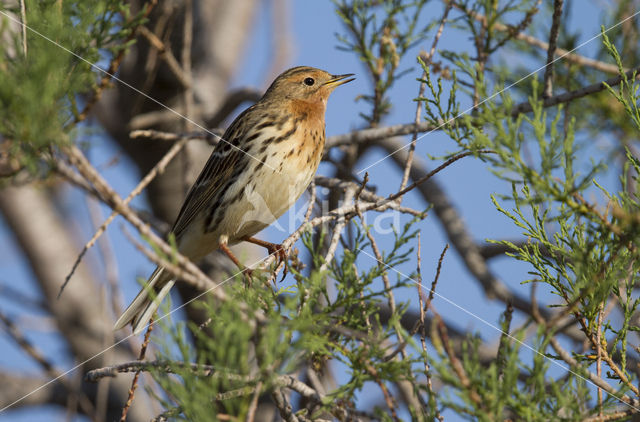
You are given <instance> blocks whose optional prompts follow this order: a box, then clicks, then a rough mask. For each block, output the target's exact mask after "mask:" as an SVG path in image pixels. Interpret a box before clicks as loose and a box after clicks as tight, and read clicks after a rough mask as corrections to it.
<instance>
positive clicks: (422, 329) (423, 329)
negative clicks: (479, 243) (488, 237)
mask: <svg viewBox="0 0 640 422" xmlns="http://www.w3.org/2000/svg"><path fill="white" fill-rule="evenodd" d="M447 246H448V245H447ZM417 260H418V263H417V267H416V273H417V276H418V280H417V281H418V282H417V283H416V284H417V285H418V301H419V305H420V345H421V346H422V353H424V358H423V361H424V375H425V377H426V378H427V392H428V393H429V405H430V406H431V409H432V410H433V413H434V415H435V417H436V419H438V420H439V421H440V422H443V421H444V418H443V417H442V415H441V414H440V411H439V410H438V406H437V404H436V395H435V393H434V391H433V385H432V383H431V368H430V367H429V360H428V355H427V342H426V338H427V327H426V324H425V319H424V316H425V313H426V307H425V306H424V303H423V302H424V300H423V298H422V297H423V295H424V294H423V292H422V268H421V267H422V242H421V236H420V232H418V252H417ZM436 280H437V277H436ZM434 288H435V286H433V287H432V290H433V289H434Z"/></svg>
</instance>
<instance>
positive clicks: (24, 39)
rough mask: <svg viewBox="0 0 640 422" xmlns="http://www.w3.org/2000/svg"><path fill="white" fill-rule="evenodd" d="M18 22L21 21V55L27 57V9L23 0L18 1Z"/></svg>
mask: <svg viewBox="0 0 640 422" xmlns="http://www.w3.org/2000/svg"><path fill="white" fill-rule="evenodd" d="M20 20H22V25H21V26H22V54H24V57H27V8H26V6H25V4H24V0H20Z"/></svg>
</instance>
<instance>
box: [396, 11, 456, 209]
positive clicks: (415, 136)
mask: <svg viewBox="0 0 640 422" xmlns="http://www.w3.org/2000/svg"><path fill="white" fill-rule="evenodd" d="M452 6H453V2H448V3H447V5H446V6H445V9H444V14H443V15H442V18H441V19H440V25H439V26H438V31H437V32H436V36H435V37H434V38H433V43H432V44H431V50H429V52H428V53H426V54H425V55H424V57H423V58H422V59H421V61H422V63H421V64H422V66H424V67H425V68H426V67H428V66H431V60H433V55H434V54H435V52H436V46H437V45H438V41H439V40H440V37H441V36H442V31H443V30H444V24H445V22H446V20H447V16H448V15H449V11H450V10H451V7H452ZM426 78H427V71H426V70H424V71H423V72H422V77H421V78H420V84H419V86H418V97H417V98H418V101H417V104H416V115H415V118H414V122H415V124H416V128H417V127H418V124H419V123H420V118H421V111H422V101H420V98H423V97H424V90H425V89H426V87H427V83H426V82H425V79H426ZM417 140H418V131H417V130H415V131H414V132H413V135H412V138H411V146H410V147H409V154H408V156H407V162H406V164H405V166H404V172H403V174H402V182H400V189H404V188H405V187H406V186H407V182H408V181H409V172H410V171H411V163H412V162H413V153H414V151H415V149H416V141H417ZM401 200H402V198H399V199H398V202H400V201H401Z"/></svg>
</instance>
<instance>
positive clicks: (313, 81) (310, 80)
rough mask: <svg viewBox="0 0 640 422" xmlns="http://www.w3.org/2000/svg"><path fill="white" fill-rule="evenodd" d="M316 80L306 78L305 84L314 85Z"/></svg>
mask: <svg viewBox="0 0 640 422" xmlns="http://www.w3.org/2000/svg"><path fill="white" fill-rule="evenodd" d="M314 83H316V81H315V80H314V79H313V78H305V80H304V84H305V85H307V86H312V85H313V84H314Z"/></svg>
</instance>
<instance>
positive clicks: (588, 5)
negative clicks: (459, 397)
mask: <svg viewBox="0 0 640 422" xmlns="http://www.w3.org/2000/svg"><path fill="white" fill-rule="evenodd" d="M290 4H291V5H292V11H291V12H290V18H291V19H290V27H289V28H288V30H289V33H290V35H291V36H292V43H291V47H292V54H291V61H290V63H288V64H287V66H286V67H290V66H296V65H309V66H314V67H319V68H323V69H325V70H327V71H329V72H331V73H336V74H338V73H356V77H357V79H356V81H354V82H352V83H350V84H347V85H345V86H342V87H340V88H339V89H338V90H336V92H335V93H334V94H333V95H332V97H331V99H330V100H329V105H328V110H327V115H326V121H327V135H328V136H330V135H334V134H341V133H344V132H346V131H350V130H354V129H358V128H362V127H363V126H364V124H365V122H364V121H363V120H362V119H361V118H360V117H358V113H359V112H361V111H366V110H367V106H366V105H365V104H364V103H363V102H355V101H354V99H355V98H356V96H358V95H359V94H362V93H366V92H369V91H370V89H371V83H370V80H369V79H368V77H367V76H366V74H365V73H364V69H363V66H362V64H361V63H360V62H359V60H358V59H357V57H356V56H355V55H353V54H351V53H348V52H344V51H341V50H338V49H336V46H337V44H338V43H337V40H336V37H335V36H334V34H335V33H343V32H344V30H343V28H342V26H341V23H340V20H339V19H338V17H337V16H336V14H335V12H334V10H333V5H332V3H331V2H328V1H292V2H290ZM582 4H584V6H582ZM597 7H599V3H597V2H596V3H595V4H594V3H593V2H584V3H583V2H581V7H579V8H576V7H574V8H573V15H572V16H571V23H570V25H579V27H580V28H582V29H583V31H582V34H583V35H582V37H581V41H584V40H587V39H589V38H591V37H592V36H593V35H595V34H597V33H598V32H599V24H600V22H599V17H598V13H595V11H596V8H597ZM441 10H442V9H441V7H440V6H439V4H436V3H434V5H433V6H430V7H429V8H428V9H427V12H426V13H427V15H428V16H440V15H441V13H442V12H441ZM257 15H258V17H257V21H256V26H255V31H254V33H253V35H252V39H251V40H250V42H249V43H248V45H247V55H246V58H245V59H244V64H243V65H242V66H241V69H242V70H241V71H240V72H239V73H238V75H237V78H236V79H235V81H234V83H233V85H234V86H246V85H249V86H254V87H259V88H266V85H267V84H268V82H269V81H268V80H267V79H269V78H268V77H266V76H265V75H266V74H267V72H269V71H270V66H271V62H270V60H269V55H270V54H271V51H270V38H271V37H270V22H269V19H270V11H269V9H268V6H267V5H263V6H262V7H261V10H260V11H259V13H258V14H257ZM574 28H575V26H574ZM598 42H599V41H598V40H595V41H593V42H592V44H590V45H587V46H585V47H584V48H583V49H581V50H580V51H579V53H580V54H584V55H589V52H592V51H594V49H595V47H596V44H597V43H598ZM430 45H431V37H430V38H428V39H427V40H426V41H425V42H424V43H422V44H421V45H419V46H417V47H416V49H415V50H414V54H409V55H408V57H407V58H406V59H405V60H404V61H403V62H401V66H400V67H401V68H402V69H407V68H413V70H412V71H411V72H409V73H408V74H407V75H405V76H404V77H403V78H401V79H400V80H399V81H398V82H397V83H396V85H395V86H394V88H393V90H392V92H391V99H392V104H393V109H392V112H391V114H390V115H389V116H388V117H387V118H385V120H384V124H396V123H408V122H411V121H412V120H413V116H414V113H415V102H414V101H413V99H414V98H415V97H416V94H417V91H418V85H417V82H416V80H415V78H416V77H419V76H420V69H419V67H418V66H417V65H416V63H415V61H414V56H415V53H417V51H418V50H419V49H428V48H429V46H430ZM439 47H440V48H451V49H458V50H460V49H463V50H464V49H465V48H470V43H469V40H468V39H467V38H466V36H461V33H460V32H458V31H456V30H454V29H451V28H446V29H445V32H444V34H443V36H442V39H441V42H440V45H439ZM61 54H65V53H62V52H61ZM436 59H437V60H439V58H438V56H436ZM522 65H523V66H528V67H530V68H531V69H533V68H534V67H533V66H531V64H530V63H522ZM283 70H284V69H283ZM522 83H523V84H528V83H530V81H529V80H527V81H524V82H522ZM92 142H93V147H94V150H93V151H92V153H91V154H92V157H94V159H93V161H94V163H95V164H98V165H99V164H100V163H106V162H108V161H110V159H111V158H112V157H113V155H114V154H117V153H118V151H117V150H115V149H114V147H113V145H111V143H110V141H109V140H108V139H106V138H105V137H103V136H99V135H96V136H93V137H92ZM455 149H456V147H455V145H454V144H453V143H452V142H451V141H450V140H448V139H447V137H446V136H445V135H444V134H442V133H438V132H436V133H433V134H430V135H428V136H425V137H423V138H422V139H421V140H420V141H419V143H418V148H417V155H418V156H420V157H422V158H423V159H425V160H426V159H427V157H428V155H432V156H441V155H444V154H446V153H449V152H451V151H454V150H455ZM382 157H383V154H381V153H380V152H373V153H370V154H368V156H367V157H366V160H365V162H363V163H360V164H359V168H362V167H364V166H365V164H366V163H372V162H374V161H377V160H378V159H379V158H382ZM438 164H439V161H434V162H432V163H430V166H431V167H432V168H433V167H435V166H436V165H438ZM328 169H329V167H328V166H323V167H321V169H320V174H325V175H329V174H328V173H327V171H328ZM323 172H324V173H323ZM369 173H370V175H371V182H370V184H371V185H375V186H376V187H377V188H378V193H380V194H382V195H387V194H390V193H393V192H395V190H397V187H398V185H399V182H400V173H399V171H398V169H397V167H396V166H395V164H394V163H393V162H392V161H391V160H390V159H389V160H386V161H383V162H382V163H380V164H379V165H377V166H375V167H374V168H371V169H369ZM104 174H105V176H106V177H107V179H108V180H109V182H110V183H111V184H112V186H114V187H115V188H116V189H117V191H118V192H119V193H121V194H122V195H123V196H124V195H126V194H127V193H128V192H129V191H130V190H131V189H132V188H133V187H134V186H135V184H136V183H137V181H138V180H139V177H140V176H139V175H138V174H136V172H135V171H134V169H133V166H132V165H131V163H127V162H126V160H123V161H121V162H120V163H119V164H118V165H117V166H114V167H111V168H108V169H106V170H105V171H104ZM437 180H438V181H439V182H440V183H441V184H442V185H443V186H444V187H445V188H446V190H447V191H448V192H450V193H451V195H452V196H451V199H452V200H453V202H454V203H455V205H456V206H457V208H458V210H459V211H460V212H461V214H462V215H463V217H464V219H465V221H466V223H467V224H468V226H469V227H470V228H471V230H472V232H473V235H474V236H475V238H476V240H477V241H482V240H484V239H487V238H492V239H497V238H510V239H511V238H518V237H519V236H518V235H519V231H518V230H516V228H515V227H514V226H512V225H511V224H510V223H509V222H508V221H507V220H506V218H505V217H503V216H502V215H501V214H499V213H497V212H496V210H495V207H494V206H493V204H492V203H491V198H490V195H491V194H492V193H496V192H498V193H499V192H506V191H508V190H510V186H507V185H506V184H504V183H502V182H500V181H499V180H498V179H496V178H495V177H494V176H493V175H491V173H490V172H489V171H488V170H487V168H486V166H485V165H484V164H483V163H482V162H480V161H479V160H474V159H465V160H462V161H460V162H458V163H456V164H454V165H453V166H451V167H449V168H447V169H446V170H445V171H444V172H443V173H442V174H440V175H439V176H438V177H437ZM609 182H614V181H613V180H610V181H609ZM611 186H613V185H611ZM66 198H67V203H66V205H65V210H64V211H65V212H66V213H67V214H68V215H69V217H71V218H72V219H73V221H74V224H76V225H77V228H78V233H82V234H81V235H79V239H80V240H81V241H85V240H86V239H88V236H89V235H88V234H87V233H88V230H89V229H90V227H91V226H90V223H89V219H88V215H87V212H86V209H78V207H77V206H76V204H77V200H78V198H79V196H78V194H77V193H76V192H72V191H70V192H68V193H66ZM134 205H135V206H137V207H143V208H144V207H146V206H147V205H146V202H145V201H144V198H143V197H139V198H137V199H136V200H134ZM405 205H408V206H411V207H414V208H417V209H424V208H425V207H426V204H425V203H424V202H423V201H422V200H421V199H420V198H419V197H417V196H416V195H409V196H407V198H406V200H405ZM103 210H104V208H103ZM104 213H105V216H106V215H107V211H106V210H104ZM286 218H287V217H286V216H284V217H283V219H286ZM405 220H406V219H403V220H402V221H405ZM122 223H123V221H122V219H118V220H116V222H115V223H113V224H112V225H111V227H110V229H109V231H108V236H109V238H110V240H111V241H112V242H113V244H114V245H115V250H116V255H117V260H118V264H119V268H118V271H119V275H120V278H121V280H123V284H124V286H125V288H124V291H125V295H126V296H127V300H129V299H131V298H132V297H133V295H134V294H135V292H136V290H137V284H136V283H135V278H136V277H146V275H147V274H149V273H150V272H151V271H152V269H153V265H152V264H151V263H150V262H149V261H147V260H146V259H145V258H144V257H143V256H142V255H141V254H140V253H138V252H137V251H135V249H134V248H133V247H132V246H131V245H130V244H129V242H128V241H127V240H126V238H125V237H124V236H123V233H122V230H121V225H122ZM2 224H3V223H0V234H1V235H2V238H3V241H2V242H0V269H1V274H2V275H1V277H0V286H2V285H4V284H5V283H7V284H10V285H11V286H13V287H15V288H18V289H20V290H21V291H24V292H25V293H26V294H28V295H30V296H36V295H37V290H36V287H35V283H33V281H32V276H33V275H32V274H31V272H30V270H29V268H28V267H27V266H26V265H25V262H24V260H23V258H22V256H20V254H19V253H18V252H17V251H16V248H15V245H14V243H13V241H12V240H10V239H9V238H8V230H7V229H6V227H5V226H4V225H2ZM416 227H417V228H419V229H420V230H421V233H422V263H423V274H424V275H425V280H429V281H430V280H431V277H432V274H434V273H435V267H436V264H437V258H438V256H439V255H440V253H441V251H442V249H443V247H444V245H445V243H446V239H445V237H444V234H443V232H442V230H441V229H440V227H439V224H438V223H437V222H436V220H435V217H432V216H430V217H428V218H427V219H426V220H425V221H424V222H420V223H419V225H418V226H416ZM259 237H261V238H264V239H266V240H270V241H273V242H277V241H279V240H281V239H283V238H284V237H286V236H285V235H284V234H283V233H280V232H278V231H277V230H274V229H267V230H265V232H264V233H263V234H261V235H260V236H259ZM377 237H378V239H379V240H380V241H381V246H382V247H383V248H384V247H385V245H388V244H389V242H390V241H391V240H392V236H391V235H380V236H377ZM79 249H80V246H79ZM96 256H97V255H95V254H93V255H90V257H89V259H94V260H96V261H98V259H97V258H96ZM361 263H362V265H373V264H374V262H373V261H372V262H370V263H366V261H365V259H363V260H362V261H361ZM490 265H491V268H492V270H494V271H495V272H496V274H497V275H498V276H499V277H500V278H501V279H502V280H503V281H504V282H506V283H507V284H508V285H509V286H510V287H511V288H512V289H513V290H515V291H517V292H519V293H520V294H522V295H527V294H528V292H529V286H528V285H521V284H520V282H521V281H523V280H525V279H527V278H528V276H527V274H526V271H527V268H526V267H524V266H523V265H521V264H518V263H516V262H513V261H508V260H506V259H495V260H492V261H491V264H490ZM98 268H100V266H98ZM414 268H415V262H412V263H410V264H408V265H405V266H403V267H402V268H400V270H401V271H403V272H405V273H407V274H408V273H411V272H412V271H413V270H414ZM391 279H392V280H394V279H395V276H394V275H392V276H391ZM75 282H79V280H76V281H75ZM70 288H73V282H72V284H71V285H70ZM539 290H540V289H539ZM438 293H439V294H441V295H442V296H444V297H446V298H448V299H450V300H451V301H453V302H455V303H456V304H458V305H459V306H460V307H462V308H465V309H467V310H468V311H470V312H472V313H474V314H476V315H477V316H478V317H480V318H482V319H484V320H486V321H488V322H490V323H492V324H496V322H497V321H498V318H499V316H500V313H501V312H502V311H503V310H504V308H503V306H502V305H501V304H498V303H494V302H491V301H489V300H488V299H486V298H485V297H484V294H483V292H482V291H481V289H479V287H478V286H477V284H476V283H475V282H473V281H472V279H471V278H470V277H469V275H468V273H467V271H466V269H465V268H464V267H463V265H462V264H461V263H460V260H459V259H458V257H457V256H456V253H455V252H454V251H449V253H448V255H447V257H446V259H445V263H444V266H443V270H442V274H441V276H440V283H439V285H438ZM540 294H541V296H542V297H543V298H547V299H549V298H550V295H548V294H545V293H544V291H542V292H540ZM398 298H399V299H401V300H409V301H411V303H412V306H417V296H416V295H415V292H409V291H406V292H404V293H402V294H400V295H399V297H398ZM0 306H1V307H2V309H3V310H4V311H5V312H7V313H9V314H11V315H14V316H19V315H20V305H19V304H15V303H9V302H8V301H6V300H4V299H2V298H0ZM434 306H435V307H436V308H437V309H438V310H439V311H440V313H441V314H442V315H443V316H444V317H445V318H446V319H448V320H450V321H452V322H454V323H455V324H456V325H458V326H459V327H460V328H463V329H471V330H472V331H477V332H479V333H481V335H482V336H483V337H485V338H486V339H496V338H497V333H496V332H495V331H494V330H493V329H492V328H491V327H488V326H487V325H486V324H485V323H483V322H482V321H481V320H479V319H477V318H474V317H472V316H470V315H469V314H467V313H465V312H462V311H461V310H460V309H459V308H456V307H454V306H452V305H450V304H448V303H447V302H446V301H444V300H442V299H439V298H436V299H435V300H434ZM28 334H29V336H30V338H32V339H33V340H34V341H35V342H36V343H37V344H39V345H40V347H41V348H43V349H46V350H47V353H50V354H51V355H52V356H53V357H54V360H55V362H56V363H57V364H58V367H59V369H61V370H65V369H66V368H69V367H71V366H72V362H70V361H67V360H65V359H63V356H64V350H62V347H63V343H61V342H60V341H59V340H58V339H57V338H56V336H55V335H52V334H50V332H49V331H48V330H47V331H44V332H43V331H39V330H33V331H30V332H29V333H28ZM0 350H2V352H0V368H13V369H14V370H19V371H23V372H35V371H37V369H38V367H37V366H36V365H35V364H33V363H32V362H31V361H30V360H29V359H28V358H27V357H25V356H24V354H23V353H22V352H21V351H20V350H19V349H17V348H16V347H14V346H13V344H12V343H11V342H10V341H8V340H7V339H6V338H5V337H4V336H0ZM376 399H377V396H376V395H375V393H374V395H373V396H371V397H367V398H364V399H363V400H364V402H370V400H373V401H375V400H376ZM55 418H58V419H63V418H64V413H61V412H59V411H57V410H54V409H52V408H46V409H43V410H40V411H37V412H35V411H28V412H25V411H20V412H5V413H2V414H0V422H4V421H9V420H12V421H14V420H16V421H17V420H25V421H26V420H51V419H55ZM448 420H454V419H448Z"/></svg>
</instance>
